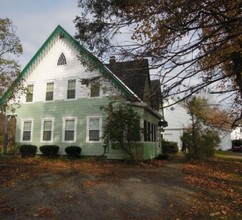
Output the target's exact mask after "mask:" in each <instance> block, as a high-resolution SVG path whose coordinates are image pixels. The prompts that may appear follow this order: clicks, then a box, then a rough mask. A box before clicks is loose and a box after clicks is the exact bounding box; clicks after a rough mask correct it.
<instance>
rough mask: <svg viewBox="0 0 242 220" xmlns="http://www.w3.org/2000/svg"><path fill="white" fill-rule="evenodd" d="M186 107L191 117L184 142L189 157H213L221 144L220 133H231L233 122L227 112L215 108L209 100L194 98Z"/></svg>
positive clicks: (184, 135) (187, 102)
mask: <svg viewBox="0 0 242 220" xmlns="http://www.w3.org/2000/svg"><path fill="white" fill-rule="evenodd" d="M185 107H186V108H187V110H188V113H189V114H190V116H191V124H190V126H189V127H188V128H186V130H185V132H184V134H183V136H182V138H181V139H182V141H183V144H184V145H185V147H186V149H187V150H188V152H187V153H188V154H187V155H188V157H190V158H195V159H198V158H203V157H211V156H213V154H214V151H215V149H216V147H218V144H219V142H220V138H219V133H220V132H221V131H224V130H225V131H226V130H227V131H229V128H230V127H231V120H230V119H229V117H228V114H227V112H225V111H223V110H220V109H218V108H217V107H213V106H211V105H210V103H209V102H208V99H206V98H203V97H196V96H194V97H192V98H190V99H189V100H187V101H186V104H185Z"/></svg>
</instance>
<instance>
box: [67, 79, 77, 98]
mask: <svg viewBox="0 0 242 220" xmlns="http://www.w3.org/2000/svg"><path fill="white" fill-rule="evenodd" d="M75 97H76V80H75V79H72V80H68V86H67V99H74V98H75Z"/></svg>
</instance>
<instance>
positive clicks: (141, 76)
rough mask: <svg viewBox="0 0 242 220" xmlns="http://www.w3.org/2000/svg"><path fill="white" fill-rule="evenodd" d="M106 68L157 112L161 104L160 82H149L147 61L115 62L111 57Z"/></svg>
mask: <svg viewBox="0 0 242 220" xmlns="http://www.w3.org/2000/svg"><path fill="white" fill-rule="evenodd" d="M106 66H107V67H108V68H109V69H110V70H111V71H112V72H113V73H114V74H115V75H117V77H118V78H119V79H121V80H122V81H123V82H124V83H125V85H127V86H128V87H129V88H130V89H131V90H132V91H133V92H134V93H135V94H136V95H137V96H138V97H139V98H140V99H141V100H142V101H143V102H146V104H147V105H148V106H150V107H151V108H153V109H155V110H157V111H159V109H160V107H161V102H162V98H161V88H160V81H159V80H150V73H149V64H148V60H147V59H144V60H133V61H125V62H116V61H115V58H114V57H112V58H111V59H110V63H109V64H106Z"/></svg>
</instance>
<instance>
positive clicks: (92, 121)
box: [87, 117, 101, 141]
mask: <svg viewBox="0 0 242 220" xmlns="http://www.w3.org/2000/svg"><path fill="white" fill-rule="evenodd" d="M100 138H101V118H100V117H89V118H88V138H87V140H88V141H100Z"/></svg>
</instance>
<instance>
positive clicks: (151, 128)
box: [144, 120, 157, 142]
mask: <svg viewBox="0 0 242 220" xmlns="http://www.w3.org/2000/svg"><path fill="white" fill-rule="evenodd" d="M156 132H157V127H156V125H155V124H153V123H150V122H148V121H146V120H144V141H148V142H156V141H157V134H156Z"/></svg>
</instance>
